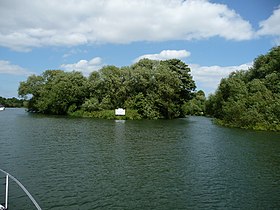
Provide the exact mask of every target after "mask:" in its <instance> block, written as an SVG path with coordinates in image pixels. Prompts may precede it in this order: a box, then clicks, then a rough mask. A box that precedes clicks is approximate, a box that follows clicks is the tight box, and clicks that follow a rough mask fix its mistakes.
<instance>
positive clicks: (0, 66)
mask: <svg viewBox="0 0 280 210" xmlns="http://www.w3.org/2000/svg"><path fill="white" fill-rule="evenodd" d="M0 74H11V75H25V76H27V75H30V74H31V72H29V71H28V70H26V69H24V68H22V67H20V66H18V65H14V64H11V63H10V61H6V60H0Z"/></svg>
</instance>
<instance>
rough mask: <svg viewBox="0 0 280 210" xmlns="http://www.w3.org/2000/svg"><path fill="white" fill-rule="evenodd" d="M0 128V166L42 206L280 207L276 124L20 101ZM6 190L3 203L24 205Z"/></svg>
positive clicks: (21, 198) (279, 139)
mask: <svg viewBox="0 0 280 210" xmlns="http://www.w3.org/2000/svg"><path fill="white" fill-rule="evenodd" d="M0 133H1V136H0V144H1V147H0V161H1V162H0V168H2V169H4V170H6V171H8V172H10V173H11V174H13V175H14V176H15V177H17V178H18V179H19V180H20V181H21V182H22V183H23V184H24V185H25V186H26V187H27V189H28V190H29V191H30V192H31V193H32V195H33V196H34V197H35V199H36V200H37V201H38V203H39V204H40V205H41V207H42V208H43V209H95V208H97V209H209V208H214V209H215V208H219V209H225V208H227V209H228V208H230V209H231V208H243V209H273V208H275V209H276V208H279V206H280V200H279V197H280V188H279V185H280V183H279V182H280V134H279V133H271V132H254V131H246V130H240V129H228V128H223V127H219V126H216V125H214V124H213V123H212V122H211V120H210V119H208V118H204V117H189V118H186V119H177V120H156V121H153V120H137V121H114V120H112V121H111V120H93V119H77V118H66V117H55V116H47V117H46V116H40V115H34V114H28V113H25V112H24V110H23V109H7V110H5V111H4V112H1V113H0ZM0 181H1V183H4V182H3V179H0ZM0 186H2V187H1V189H0V198H4V196H2V195H4V194H3V193H4V187H3V186H4V185H0ZM10 189H11V191H10V202H9V203H10V209H24V208H26V209H27V208H30V206H32V204H31V203H30V201H28V199H27V198H26V196H24V194H23V192H22V191H21V190H20V189H18V188H17V187H16V186H13V185H11V187H10ZM0 202H2V201H1V200H0ZM3 202H4V200H3Z"/></svg>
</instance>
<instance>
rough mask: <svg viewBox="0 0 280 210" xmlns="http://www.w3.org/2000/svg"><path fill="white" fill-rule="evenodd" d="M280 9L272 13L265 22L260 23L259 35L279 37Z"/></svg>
mask: <svg viewBox="0 0 280 210" xmlns="http://www.w3.org/2000/svg"><path fill="white" fill-rule="evenodd" d="M279 23H280V7H279V8H278V9H276V10H274V11H273V14H272V15H271V16H270V17H269V18H268V19H266V20H264V21H261V22H260V24H259V25H260V30H259V31H258V34H259V35H276V36H280V24H279Z"/></svg>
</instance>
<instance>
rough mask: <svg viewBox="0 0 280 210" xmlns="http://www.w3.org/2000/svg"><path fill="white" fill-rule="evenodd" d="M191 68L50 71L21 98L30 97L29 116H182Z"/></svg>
mask: <svg viewBox="0 0 280 210" xmlns="http://www.w3.org/2000/svg"><path fill="white" fill-rule="evenodd" d="M195 88H196V86H195V82H194V81H193V79H192V76H191V75H190V68H189V67H188V66H187V65H186V64H185V63H184V62H182V61H181V60H178V59H171V60H166V61H154V60H149V59H142V60H140V61H139V62H137V63H135V64H133V65H131V66H127V67H120V68H119V67H116V66H104V67H103V68H101V69H100V70H99V71H94V72H92V73H91V74H90V75H89V77H88V78H86V77H84V76H83V75H82V74H81V73H79V72H76V71H73V72H64V71H61V70H47V71H45V72H44V73H43V74H42V75H40V76H36V75H32V76H30V77H28V79H27V81H24V82H21V83H20V86H19V89H18V93H19V95H20V96H21V97H27V96H31V99H30V101H29V104H28V109H29V111H33V112H38V113H46V114H72V113H77V112H79V113H90V112H97V111H104V110H112V109H116V108H119V107H122V108H126V109H131V110H136V111H137V113H138V114H139V115H140V116H141V118H148V119H158V118H166V119H172V118H177V117H182V116H184V114H185V113H184V110H183V105H184V104H185V103H186V102H188V101H189V100H191V99H192V98H193V96H194V91H195Z"/></svg>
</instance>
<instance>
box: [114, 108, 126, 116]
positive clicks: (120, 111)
mask: <svg viewBox="0 0 280 210" xmlns="http://www.w3.org/2000/svg"><path fill="white" fill-rule="evenodd" d="M115 115H116V116H125V109H122V108H118V109H115Z"/></svg>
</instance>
